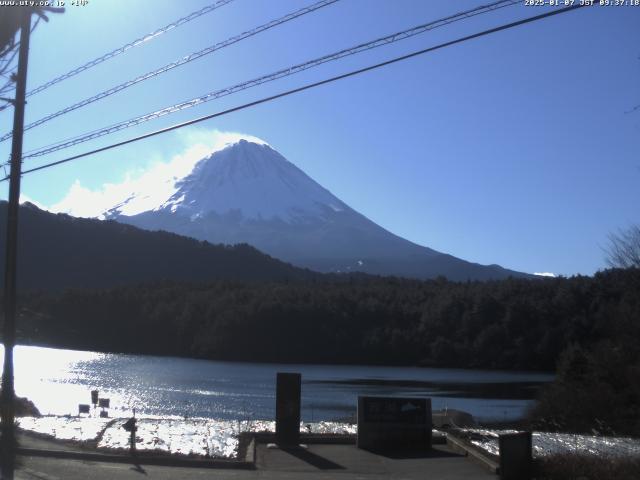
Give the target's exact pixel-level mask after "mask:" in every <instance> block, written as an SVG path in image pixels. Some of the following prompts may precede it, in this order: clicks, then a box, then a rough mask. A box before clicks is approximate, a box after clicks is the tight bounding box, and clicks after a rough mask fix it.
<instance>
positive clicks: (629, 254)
mask: <svg viewBox="0 0 640 480" xmlns="http://www.w3.org/2000/svg"><path fill="white" fill-rule="evenodd" d="M605 251H606V255H607V256H606V261H607V265H609V266H610V267H612V268H634V267H635V268H640V225H632V226H631V227H629V228H628V229H626V230H619V231H618V232H617V233H612V234H610V235H609V245H608V247H607V248H606V250H605Z"/></svg>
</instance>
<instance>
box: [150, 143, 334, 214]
mask: <svg viewBox="0 0 640 480" xmlns="http://www.w3.org/2000/svg"><path fill="white" fill-rule="evenodd" d="M176 187H177V190H176V192H175V193H174V194H173V195H172V196H171V198H169V199H168V200H167V201H166V202H165V203H164V204H163V205H161V206H160V207H159V208H158V209H157V210H167V209H168V210H170V211H171V212H172V213H175V214H176V215H181V216H188V217H189V218H191V219H195V218H202V217H203V216H205V215H207V214H208V213H211V212H215V213H217V214H220V215H225V214H228V213H232V212H235V213H237V214H239V215H240V216H242V217H243V218H244V219H247V220H249V219H255V220H271V219H275V218H278V219H280V220H284V221H286V222H295V221H299V220H304V218H305V217H308V216H316V215H322V214H324V213H325V212H326V211H327V209H330V210H334V211H339V210H342V209H344V208H345V205H344V204H343V203H342V202H341V201H340V200H338V199H337V198H336V197H334V196H333V195H332V194H331V193H330V192H329V191H328V190H326V189H325V188H323V187H321V186H320V185H319V184H318V183H316V182H315V181H313V180H312V179H311V178H309V177H308V176H307V175H306V174H305V173H304V172H303V171H302V170H300V169H299V168H298V167H296V166H295V165H294V164H292V163H291V162H289V161H288V160H287V159H285V158H284V157H283V156H282V155H280V154H279V153H278V152H276V151H275V150H274V149H273V148H271V147H270V146H269V145H267V144H262V145H260V144H257V143H254V142H248V141H247V140H240V141H239V142H237V143H235V144H232V145H229V146H228V147H226V148H225V149H223V150H220V151H218V152H215V153H213V154H211V155H210V156H208V157H206V158H203V159H202V160H200V162H198V163H197V164H196V166H195V168H194V169H193V171H192V172H191V174H189V175H188V176H187V177H185V178H184V179H182V180H180V181H178V182H177V183H176Z"/></svg>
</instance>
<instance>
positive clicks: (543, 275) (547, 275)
mask: <svg viewBox="0 0 640 480" xmlns="http://www.w3.org/2000/svg"><path fill="white" fill-rule="evenodd" d="M534 275H538V276H539V277H554V278H555V277H557V275H556V274H555V273H552V272H535V273H534Z"/></svg>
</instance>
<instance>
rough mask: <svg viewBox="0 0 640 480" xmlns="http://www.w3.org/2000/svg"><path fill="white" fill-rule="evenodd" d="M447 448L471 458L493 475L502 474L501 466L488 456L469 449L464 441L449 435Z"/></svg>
mask: <svg viewBox="0 0 640 480" xmlns="http://www.w3.org/2000/svg"><path fill="white" fill-rule="evenodd" d="M447 446H449V447H450V448H451V449H452V450H456V451H458V452H461V453H464V454H465V455H466V456H467V457H470V458H471V459H472V460H474V461H475V462H476V463H479V464H480V465H482V466H483V467H485V468H486V469H487V470H489V471H490V472H491V473H494V474H496V475H497V474H499V473H500V465H498V463H496V462H495V461H494V460H493V459H491V458H489V457H488V456H486V455H483V454H481V453H480V452H478V451H477V450H476V449H474V448H471V447H469V446H468V445H466V444H465V442H463V441H462V440H460V439H457V438H455V437H453V436H451V435H447Z"/></svg>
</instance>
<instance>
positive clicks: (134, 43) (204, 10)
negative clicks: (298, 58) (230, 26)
mask: <svg viewBox="0 0 640 480" xmlns="http://www.w3.org/2000/svg"><path fill="white" fill-rule="evenodd" d="M233 1H234V0H218V1H217V2H215V3H212V4H211V5H207V6H206V7H203V8H201V9H200V10H197V11H195V12H192V13H190V14H189V15H187V16H185V17H182V18H179V19H178V20H176V21H174V22H171V23H170V24H168V25H165V26H164V27H162V28H159V29H157V30H155V31H153V32H151V33H148V34H146V35H145V36H144V37H140V38H138V39H136V40H134V41H132V42H129V43H127V44H125V45H123V46H121V47H119V48H116V49H115V50H112V51H110V52H108V53H105V54H104V55H102V56H101V57H98V58H94V59H93V60H90V61H89V62H87V63H85V64H84V65H80V66H79V67H77V68H74V69H73V70H70V71H68V72H67V73H65V74H63V75H60V76H59V77H56V78H54V79H53V80H49V81H48V82H47V83H44V84H42V85H40V86H39V87H36V88H34V89H33V90H31V91H29V92H27V97H30V96H31V95H35V94H36V93H40V92H42V91H43V90H46V89H47V88H49V87H51V86H53V85H55V84H56V83H60V82H62V81H63V80H67V79H68V78H71V77H74V76H75V75H78V74H79V73H81V72H84V71H85V70H88V69H89V68H91V67H95V66H96V65H99V64H100V63H102V62H106V61H107V60H110V59H112V58H114V57H117V56H118V55H120V54H122V53H124V52H126V51H127V50H129V49H131V48H134V47H137V46H139V45H142V44H143V43H145V42H148V41H149V40H152V39H154V38H156V37H158V36H160V35H162V34H164V33H166V32H168V31H169V30H173V29H174V28H177V27H179V26H181V25H184V24H185V23H189V22H190V21H192V20H195V19H196V18H198V17H201V16H202V15H205V14H207V13H209V12H213V11H214V10H216V9H217V8H220V7H222V6H224V5H226V4H227V3H231V2H233Z"/></svg>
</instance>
